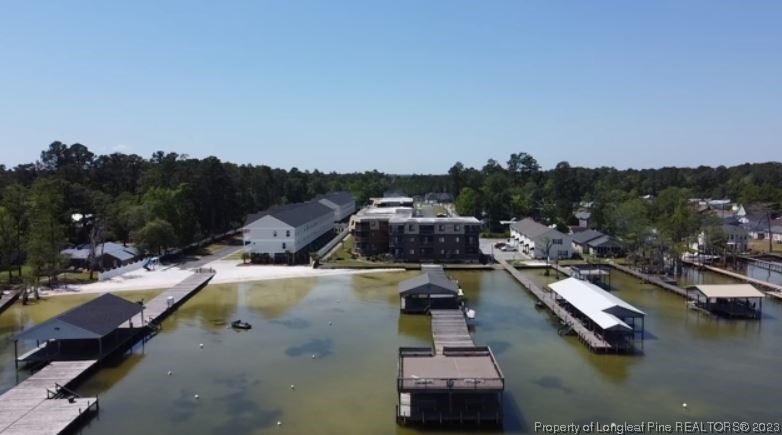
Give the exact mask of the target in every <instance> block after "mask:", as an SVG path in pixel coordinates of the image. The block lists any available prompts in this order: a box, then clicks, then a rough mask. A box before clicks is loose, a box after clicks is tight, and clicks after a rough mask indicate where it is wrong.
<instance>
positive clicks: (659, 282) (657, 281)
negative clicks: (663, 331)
mask: <svg viewBox="0 0 782 435" xmlns="http://www.w3.org/2000/svg"><path fill="white" fill-rule="evenodd" d="M608 264H610V265H611V267H613V268H614V269H617V270H620V271H622V272H624V273H626V274H628V275H632V276H634V277H636V278H638V279H640V280H641V281H644V282H648V283H650V284H654V285H656V286H658V287H660V288H663V289H665V290H668V291H669V292H672V293H676V294H677V295H679V296H682V297H684V298H687V299H691V298H690V295H688V294H687V290H685V289H683V288H681V287H679V286H678V285H675V284H672V283H670V282H666V281H664V280H663V279H662V278H660V277H657V276H654V275H648V274H645V273H642V272H639V271H637V270H635V269H632V268H630V267H627V266H622V265H621V264H617V263H614V262H610V263H608Z"/></svg>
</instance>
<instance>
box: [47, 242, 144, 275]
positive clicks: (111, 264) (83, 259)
mask: <svg viewBox="0 0 782 435" xmlns="http://www.w3.org/2000/svg"><path fill="white" fill-rule="evenodd" d="M90 252H91V250H90V245H89V244H82V245H78V246H75V247H73V248H68V249H63V250H62V251H60V253H61V254H62V255H64V256H66V257H68V258H69V263H70V266H71V267H75V268H85V269H86V268H89V266H90V265H89V262H90ZM95 257H96V260H97V264H98V268H100V269H101V270H107V269H113V268H115V267H121V266H125V265H127V264H130V263H133V262H135V261H138V260H140V259H141V254H140V252H139V250H138V249H136V248H135V247H133V246H131V245H122V244H119V243H114V242H105V243H100V244H98V245H96V246H95Z"/></svg>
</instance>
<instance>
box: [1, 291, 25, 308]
mask: <svg viewBox="0 0 782 435" xmlns="http://www.w3.org/2000/svg"><path fill="white" fill-rule="evenodd" d="M19 294H20V292H18V291H9V292H8V293H6V294H4V295H2V296H0V313H2V312H4V311H5V310H7V309H8V307H10V306H11V305H13V304H14V302H16V300H17V299H19Z"/></svg>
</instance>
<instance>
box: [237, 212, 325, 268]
mask: <svg viewBox="0 0 782 435" xmlns="http://www.w3.org/2000/svg"><path fill="white" fill-rule="evenodd" d="M334 216H335V215H334V210H333V209H331V208H329V207H327V206H325V205H323V204H321V203H320V202H318V201H309V202H301V203H294V204H288V205H285V206H280V207H274V208H271V209H269V210H266V211H263V212H260V213H256V214H253V215H250V216H248V217H247V220H246V224H245V226H244V228H243V239H244V250H245V252H248V253H250V254H251V255H252V256H253V261H259V262H274V263H293V262H306V261H308V259H309V253H310V252H312V251H316V250H317V249H318V248H320V247H321V246H323V245H324V244H325V243H326V242H328V240H329V239H330V238H331V237H333V236H334Z"/></svg>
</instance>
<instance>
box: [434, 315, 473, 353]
mask: <svg viewBox="0 0 782 435" xmlns="http://www.w3.org/2000/svg"><path fill="white" fill-rule="evenodd" d="M429 313H430V314H431V315H432V340H433V341H434V349H435V353H436V354H438V355H441V354H442V353H443V348H444V347H445V346H449V347H474V346H475V343H474V342H473V341H472V336H471V335H470V331H469V330H468V329H467V319H465V317H464V313H462V311H461V310H431V311H430V312H429Z"/></svg>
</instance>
